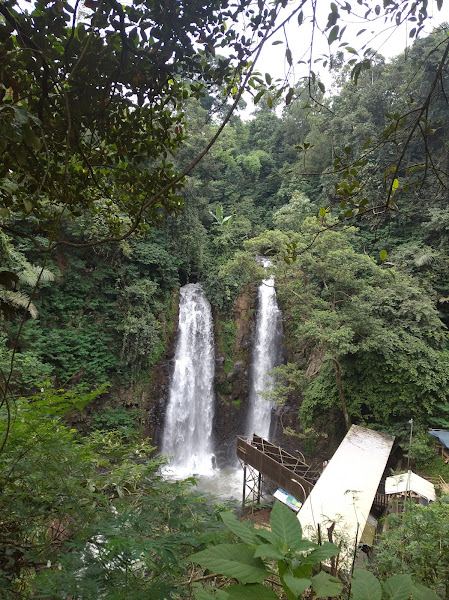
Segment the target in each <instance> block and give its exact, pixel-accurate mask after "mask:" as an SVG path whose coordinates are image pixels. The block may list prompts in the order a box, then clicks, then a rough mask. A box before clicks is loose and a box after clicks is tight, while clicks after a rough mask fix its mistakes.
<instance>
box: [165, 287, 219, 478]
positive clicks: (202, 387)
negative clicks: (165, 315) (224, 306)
mask: <svg viewBox="0 0 449 600" xmlns="http://www.w3.org/2000/svg"><path fill="white" fill-rule="evenodd" d="M214 361H215V358H214V342H213V321H212V312H211V307H210V304H209V302H208V300H207V299H206V298H205V296H204V294H203V292H202V290H201V286H200V285H199V284H193V283H189V284H187V285H185V286H183V287H182V288H181V290H180V301H179V327H178V339H177V343H176V351H175V360H174V363H175V364H174V370H173V374H172V378H171V381H170V387H169V398H168V408H167V413H166V417H165V428H164V436H163V440H162V451H163V452H164V453H165V454H168V455H169V456H173V460H172V462H171V463H170V465H169V468H170V470H173V472H174V474H175V475H176V476H181V477H183V476H186V477H187V476H189V475H208V474H212V472H213V462H214V458H215V457H214V455H213V453H212V440H211V432H212V419H213V413H214V393H213V380H214V364H215V362H214Z"/></svg>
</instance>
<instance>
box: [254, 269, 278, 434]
mask: <svg viewBox="0 0 449 600" xmlns="http://www.w3.org/2000/svg"><path fill="white" fill-rule="evenodd" d="M261 262H262V265H263V266H264V267H265V268H266V267H268V266H270V265H271V262H270V260H268V259H265V258H264V259H261ZM282 341H283V330H282V320H281V311H280V310H279V306H278V303H277V297H276V290H275V287H274V277H273V276H271V277H269V278H268V279H264V280H263V281H262V283H261V284H260V286H259V290H258V310H257V315H256V332H255V340H254V347H253V352H252V361H251V377H250V390H249V413H248V423H247V428H246V429H247V434H248V435H252V434H253V433H255V434H257V435H260V436H261V437H263V438H265V439H267V440H269V439H270V425H271V409H272V406H273V404H272V402H270V401H269V400H267V399H266V398H265V397H264V393H265V392H268V391H269V390H271V389H272V387H273V383H274V378H273V376H272V375H270V371H271V370H272V369H273V368H274V367H276V366H277V365H279V364H280V363H281V359H282Z"/></svg>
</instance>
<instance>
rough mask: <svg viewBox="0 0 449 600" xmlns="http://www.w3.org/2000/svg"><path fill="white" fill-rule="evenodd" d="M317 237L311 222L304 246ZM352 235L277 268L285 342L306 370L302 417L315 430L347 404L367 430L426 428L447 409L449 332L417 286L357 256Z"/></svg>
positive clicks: (325, 241) (326, 239) (333, 237)
mask: <svg viewBox="0 0 449 600" xmlns="http://www.w3.org/2000/svg"><path fill="white" fill-rule="evenodd" d="M317 231H319V226H318V228H317V224H316V223H313V221H306V222H305V224H304V228H303V232H304V233H303V236H304V239H305V240H308V239H310V237H309V236H311V235H312V236H313V235H314V232H317ZM354 233H355V232H354V231H349V232H347V233H342V232H334V231H323V232H322V233H321V235H320V236H319V237H318V238H316V240H315V242H314V244H313V247H312V248H311V249H310V250H309V251H308V252H307V253H304V254H299V255H298V257H297V260H296V261H295V262H294V263H292V264H291V265H290V267H288V270H287V268H284V270H281V269H279V270H280V273H281V275H280V278H279V277H278V279H277V281H278V288H279V297H280V299H281V301H282V303H283V305H284V307H285V311H286V313H287V314H288V315H289V317H290V319H289V320H288V321H287V335H288V336H289V337H290V336H291V339H292V340H295V341H296V346H295V349H296V352H297V353H298V354H299V355H300V356H301V353H302V355H303V356H304V358H305V359H306V360H307V363H308V364H307V375H308V377H309V379H310V383H309V385H308V386H307V387H306V389H305V400H304V403H303V405H302V409H301V415H302V417H303V419H304V422H305V424H306V425H308V424H311V423H312V422H314V419H315V418H317V415H318V413H319V412H320V411H322V410H323V409H325V410H329V409H331V408H332V407H333V406H337V405H338V404H340V405H341V406H342V408H343V410H345V406H344V405H346V409H347V411H348V413H349V415H351V416H352V417H353V418H356V419H357V420H358V422H361V423H377V424H378V425H379V424H381V425H382V426H383V427H386V426H392V425H393V423H395V422H399V423H404V422H406V421H408V419H410V417H413V418H414V419H416V421H417V422H420V423H422V424H423V425H424V426H425V425H427V424H429V419H430V417H431V416H432V415H434V414H436V412H437V409H436V406H437V405H438V404H445V405H446V403H447V401H446V400H445V398H446V396H447V390H448V387H447V386H448V385H449V379H448V378H447V373H448V368H449V362H448V360H449V355H448V353H447V351H446V349H445V336H446V332H445V328H444V326H443V325H442V323H441V321H440V319H439V315H438V313H437V311H436V310H435V308H434V306H433V304H432V301H431V299H430V298H429V297H428V296H427V295H426V293H425V292H424V290H422V289H421V288H420V286H419V285H418V284H417V282H416V281H415V280H413V279H411V278H409V277H407V276H403V275H401V274H399V273H397V272H395V271H394V270H393V269H392V268H389V269H385V268H383V267H381V266H379V265H377V264H376V263H375V262H374V261H373V260H372V259H371V258H369V257H368V256H366V255H363V254H359V253H357V252H356V251H355V250H354V249H353V247H352V246H351V241H352V239H353V236H354ZM298 247H300V246H298ZM284 273H285V278H284V277H283V274H284ZM290 344H292V342H290ZM339 380H340V381H339ZM340 383H341V385H340ZM379 398H382V402H379V400H378V399H379Z"/></svg>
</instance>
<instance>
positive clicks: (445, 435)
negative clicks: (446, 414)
mask: <svg viewBox="0 0 449 600" xmlns="http://www.w3.org/2000/svg"><path fill="white" fill-rule="evenodd" d="M429 433H430V435H433V437H436V438H438V439H439V440H440V442H441V444H443V446H444V447H445V448H448V449H449V431H445V430H444V429H429Z"/></svg>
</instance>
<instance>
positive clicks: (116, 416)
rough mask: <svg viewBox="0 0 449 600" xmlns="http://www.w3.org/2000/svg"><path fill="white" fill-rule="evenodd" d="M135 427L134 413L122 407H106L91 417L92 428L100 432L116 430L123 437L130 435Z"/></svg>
mask: <svg viewBox="0 0 449 600" xmlns="http://www.w3.org/2000/svg"><path fill="white" fill-rule="evenodd" d="M135 426H136V413H135V412H134V411H128V410H126V408H124V407H123V406H117V407H116V408H110V407H106V408H104V409H103V410H100V411H98V412H96V413H94V415H93V416H92V427H94V428H95V429H100V430H102V431H107V430H111V429H113V430H116V431H120V432H122V433H123V434H124V435H127V434H130V433H131V432H132V431H133V430H134V428H135Z"/></svg>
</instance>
